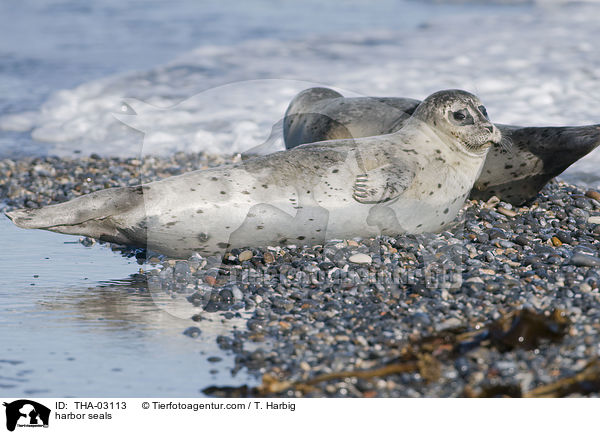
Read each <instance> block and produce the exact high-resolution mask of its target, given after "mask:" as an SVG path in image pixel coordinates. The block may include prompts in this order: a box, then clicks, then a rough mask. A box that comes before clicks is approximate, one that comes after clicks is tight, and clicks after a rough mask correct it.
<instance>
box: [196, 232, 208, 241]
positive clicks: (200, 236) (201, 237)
mask: <svg viewBox="0 0 600 434" xmlns="http://www.w3.org/2000/svg"><path fill="white" fill-rule="evenodd" d="M197 238H198V241H200V242H201V243H205V242H207V241H208V239H209V238H210V237H209V236H208V234H205V233H204V232H200V233H199V234H198V237H197Z"/></svg>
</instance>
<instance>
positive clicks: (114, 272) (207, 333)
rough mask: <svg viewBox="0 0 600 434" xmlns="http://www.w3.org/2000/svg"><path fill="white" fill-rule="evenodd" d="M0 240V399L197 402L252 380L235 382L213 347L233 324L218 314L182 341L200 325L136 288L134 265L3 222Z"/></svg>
mask: <svg viewBox="0 0 600 434" xmlns="http://www.w3.org/2000/svg"><path fill="white" fill-rule="evenodd" d="M0 239H1V240H2V245H3V247H4V248H3V249H2V250H1V251H0V264H2V279H1V280H0V329H2V334H1V336H0V346H1V347H2V349H3V351H2V356H0V395H5V396H26V395H30V396H89V397H94V396H133V397H135V396H140V397H142V396H200V395H201V393H200V389H202V388H204V387H206V386H209V385H213V384H231V383H237V382H238V381H239V382H240V383H247V382H250V383H252V382H253V380H252V379H248V378H246V376H245V375H243V374H238V376H237V377H236V378H234V379H232V378H231V374H230V370H231V368H232V367H233V360H232V358H231V357H228V356H227V355H226V354H225V353H223V352H222V351H220V350H219V349H218V348H217V346H216V343H215V338H216V336H218V335H219V334H227V333H228V332H229V331H230V330H231V328H232V327H234V326H236V321H235V320H228V321H227V322H226V323H221V317H220V316H219V315H215V316H214V317H213V318H211V319H212V322H207V321H203V322H202V325H201V327H202V334H201V335H200V336H199V337H198V338H190V337H188V336H186V335H184V334H183V331H184V330H185V329H186V328H187V327H190V326H195V325H197V324H196V323H194V322H193V321H191V320H189V319H180V318H177V317H174V316H172V315H170V314H168V313H166V312H165V310H163V309H159V308H158V307H157V306H156V304H155V303H154V300H153V299H152V297H151V296H150V294H149V293H148V292H147V290H146V289H145V288H143V287H141V288H140V287H139V286H138V287H136V285H135V284H133V282H132V280H131V279H130V275H131V274H132V273H136V272H137V271H138V269H139V265H137V263H136V262H135V260H134V259H126V258H123V257H122V256H121V255H119V254H118V253H115V252H112V251H111V250H110V249H108V248H106V247H102V246H98V245H96V246H93V247H89V248H87V247H84V246H83V245H81V244H80V243H78V242H77V237H71V236H64V235H58V234H53V233H50V232H42V231H27V230H23V229H19V228H16V227H15V226H13V225H12V223H10V222H9V221H8V220H7V219H5V218H1V219H0ZM204 316H205V317H206V316H207V314H204ZM209 356H219V357H222V358H223V360H222V361H220V362H218V363H209V362H208V361H207V357H209ZM213 369H216V370H218V373H214V374H211V373H210V371H211V370H213Z"/></svg>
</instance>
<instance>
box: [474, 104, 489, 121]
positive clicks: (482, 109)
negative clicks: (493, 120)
mask: <svg viewBox="0 0 600 434" xmlns="http://www.w3.org/2000/svg"><path fill="white" fill-rule="evenodd" d="M477 108H478V109H479V111H480V112H481V114H482V115H484V116H485V118H486V119H489V117H488V113H487V110H486V109H485V107H484V106H482V105H480V106H479V107H477Z"/></svg>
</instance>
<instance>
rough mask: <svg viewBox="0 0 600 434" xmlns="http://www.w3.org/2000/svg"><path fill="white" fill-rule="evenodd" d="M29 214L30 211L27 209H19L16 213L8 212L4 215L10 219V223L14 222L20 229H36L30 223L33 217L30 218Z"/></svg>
mask: <svg viewBox="0 0 600 434" xmlns="http://www.w3.org/2000/svg"><path fill="white" fill-rule="evenodd" d="M28 214H29V213H28V210H26V209H17V210H14V211H8V212H5V213H4V215H5V216H6V217H8V218H9V219H10V221H11V222H13V223H14V224H15V225H17V226H19V227H20V228H26V229H29V228H33V227H34V226H32V225H31V223H30V220H31V217H29V215H28Z"/></svg>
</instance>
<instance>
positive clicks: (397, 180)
mask: <svg viewBox="0 0 600 434" xmlns="http://www.w3.org/2000/svg"><path fill="white" fill-rule="evenodd" d="M414 176H415V173H414V172H413V171H412V170H411V169H410V168H409V167H407V165H405V164H387V165H385V166H381V167H378V168H377V169H373V170H369V171H368V172H367V173H362V174H360V175H358V176H357V177H356V179H355V181H354V194H353V195H352V197H353V198H354V200H356V201H357V202H360V203H382V202H387V201H390V200H392V199H395V198H397V197H398V196H400V195H401V194H402V193H403V192H404V191H405V190H406V189H407V188H408V187H409V186H410V184H411V182H412V180H413V178H414Z"/></svg>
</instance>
